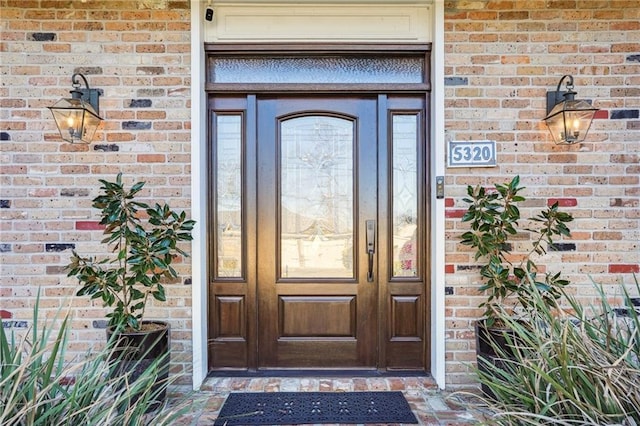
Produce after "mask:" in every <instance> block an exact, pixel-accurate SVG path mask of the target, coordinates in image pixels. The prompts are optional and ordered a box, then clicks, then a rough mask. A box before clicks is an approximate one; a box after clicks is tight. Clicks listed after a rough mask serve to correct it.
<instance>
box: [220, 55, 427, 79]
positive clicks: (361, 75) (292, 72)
mask: <svg viewBox="0 0 640 426" xmlns="http://www.w3.org/2000/svg"><path fill="white" fill-rule="evenodd" d="M209 60H210V61H211V62H210V63H209V65H210V67H209V69H210V70H211V75H210V77H209V78H210V81H211V82H212V83H423V80H424V58H423V57H411V56H407V57H392V58H375V57H371V58H367V57H344V56H318V57H284V58H259V57H258V58H237V57H234V58H224V57H212V58H210V59H209Z"/></svg>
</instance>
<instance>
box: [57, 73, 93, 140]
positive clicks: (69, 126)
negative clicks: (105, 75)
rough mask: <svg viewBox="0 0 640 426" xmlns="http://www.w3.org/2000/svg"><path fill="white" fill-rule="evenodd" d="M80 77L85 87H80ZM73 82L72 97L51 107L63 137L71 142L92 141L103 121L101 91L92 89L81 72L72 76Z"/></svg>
mask: <svg viewBox="0 0 640 426" xmlns="http://www.w3.org/2000/svg"><path fill="white" fill-rule="evenodd" d="M78 77H80V78H81V79H82V81H83V82H84V85H85V86H86V88H85V89H80V83H79V82H78ZM71 84H72V86H73V90H72V91H71V92H70V93H71V98H70V99H60V100H59V101H58V102H56V103H55V105H53V106H51V107H49V109H50V110H51V113H52V114H53V118H54V120H56V126H58V131H59V132H60V136H62V139H64V140H65V141H67V142H71V143H78V142H81V143H90V142H91V140H92V139H93V135H94V134H95V133H96V129H97V128H98V126H99V125H100V122H101V121H102V118H101V117H100V116H99V115H98V114H99V111H100V106H99V97H100V92H99V90H98V89H90V88H89V83H87V79H86V78H85V77H84V75H82V74H79V73H75V74H73V76H71Z"/></svg>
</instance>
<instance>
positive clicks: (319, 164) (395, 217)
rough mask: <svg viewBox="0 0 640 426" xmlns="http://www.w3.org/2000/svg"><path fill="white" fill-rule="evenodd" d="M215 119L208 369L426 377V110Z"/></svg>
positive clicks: (398, 103)
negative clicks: (399, 372)
mask: <svg viewBox="0 0 640 426" xmlns="http://www.w3.org/2000/svg"><path fill="white" fill-rule="evenodd" d="M210 110H211V123H212V125H211V127H212V147H213V148H212V157H211V158H212V160H211V164H212V167H213V171H214V173H213V174H212V185H211V186H212V188H213V192H214V194H213V196H212V211H213V215H212V221H211V222H212V225H211V227H210V229H212V231H211V233H212V244H211V246H212V250H213V252H214V253H215V257H214V259H213V260H212V262H211V266H212V269H213V272H212V282H211V285H210V346H209V365H210V368H211V369H212V370H226V369H248V370H252V369H305V370H306V369H371V370H374V369H379V370H384V369H407V370H425V368H426V366H427V365H428V356H427V354H428V347H427V342H428V339H427V330H428V316H427V315H426V306H427V303H428V300H427V297H426V295H427V294H428V292H427V288H426V287H427V283H426V281H425V276H427V268H428V263H427V262H426V259H427V250H426V248H425V247H426V241H427V236H426V232H427V229H428V227H427V219H426V211H427V206H426V203H425V199H426V197H425V193H426V189H425V187H426V185H425V184H424V182H425V176H426V164H427V162H426V155H425V152H426V151H427V149H426V140H425V135H426V131H425V130H426V125H425V120H424V116H425V110H426V108H425V98H424V96H421V95H383V94H361V95H357V94H356V95H335V96H329V95H321V94H318V95H307V96H294V95H246V96H238V95H234V96H227V97H217V98H213V99H212V100H211V101H210Z"/></svg>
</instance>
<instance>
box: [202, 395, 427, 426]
mask: <svg viewBox="0 0 640 426" xmlns="http://www.w3.org/2000/svg"><path fill="white" fill-rule="evenodd" d="M314 423H315V424H321V423H346V424H355V423H413V424H415V423H418V420H417V419H416V416H415V415H414V414H413V413H412V412H411V407H409V403H408V402H407V400H406V399H405V397H404V395H403V394H402V392H266V393H264V392H250V393H231V394H229V397H227V400H226V401H225V402H224V405H223V406H222V410H220V414H219V415H218V418H217V419H216V421H215V423H214V425H215V426H224V425H229V426H231V425H292V424H314Z"/></svg>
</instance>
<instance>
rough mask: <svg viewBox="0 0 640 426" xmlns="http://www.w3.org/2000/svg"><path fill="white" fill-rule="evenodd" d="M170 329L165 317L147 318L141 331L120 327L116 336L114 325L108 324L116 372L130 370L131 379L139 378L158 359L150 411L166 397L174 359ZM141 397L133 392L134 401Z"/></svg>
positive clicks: (131, 402) (128, 372)
mask: <svg viewBox="0 0 640 426" xmlns="http://www.w3.org/2000/svg"><path fill="white" fill-rule="evenodd" d="M169 332H170V327H169V324H168V323H166V322H163V321H143V322H142V330H141V331H120V332H117V333H116V335H115V336H114V330H113V328H107V341H108V342H112V343H113V345H114V350H113V352H112V355H111V357H112V361H114V362H115V363H116V367H115V369H114V374H115V375H120V376H122V375H123V374H130V377H131V379H130V380H132V381H135V380H137V379H138V378H139V377H140V376H141V375H142V374H143V373H144V372H145V371H146V370H147V369H148V368H150V367H151V366H152V365H154V363H156V365H157V368H158V371H157V376H156V380H155V383H154V384H153V386H152V388H151V398H150V399H151V403H150V405H149V408H148V410H147V411H148V412H149V411H153V410H155V409H157V408H159V407H160V405H162V403H164V401H165V399H166V388H167V381H168V378H169V363H170V353H169V347H170V336H169ZM139 398H140V393H138V394H134V395H132V396H131V399H130V404H131V405H133V404H135V402H136V401H137V400H138V399H139Z"/></svg>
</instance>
